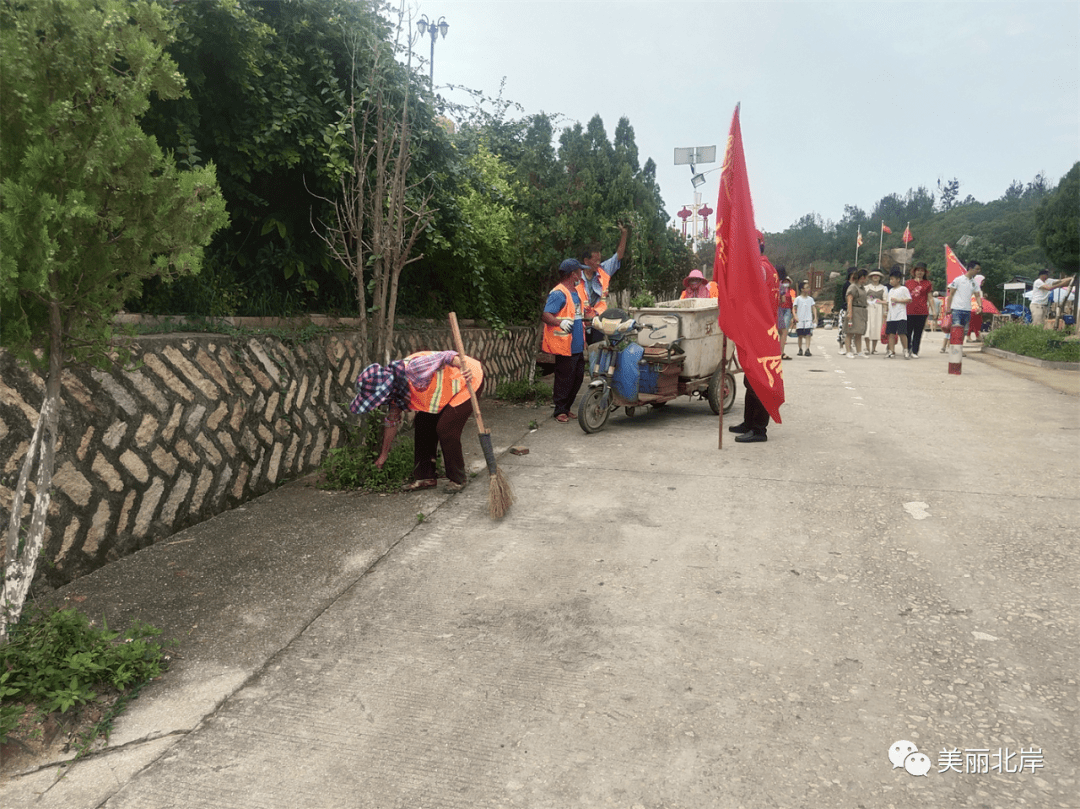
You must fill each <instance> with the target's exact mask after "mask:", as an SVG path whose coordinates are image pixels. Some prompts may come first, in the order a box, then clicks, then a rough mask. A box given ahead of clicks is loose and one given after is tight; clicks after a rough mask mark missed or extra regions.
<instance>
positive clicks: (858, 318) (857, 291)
mask: <svg viewBox="0 0 1080 809" xmlns="http://www.w3.org/2000/svg"><path fill="white" fill-rule="evenodd" d="M865 286H866V270H856V271H855V274H854V275H853V276H851V286H849V287H848V289H847V326H846V328H845V329H844V346H845V347H846V348H847V352H846V355H847V356H848V357H858V356H860V353H861V352H862V338H863V334H865V333H866V290H865V289H864V287H865ZM853 343H854V346H855V350H854V351H852V344H853Z"/></svg>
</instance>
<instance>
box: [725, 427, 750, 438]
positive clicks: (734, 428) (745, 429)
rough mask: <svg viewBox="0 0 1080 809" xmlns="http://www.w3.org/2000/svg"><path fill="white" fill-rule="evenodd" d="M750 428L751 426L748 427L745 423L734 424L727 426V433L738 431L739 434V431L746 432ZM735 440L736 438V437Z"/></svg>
mask: <svg viewBox="0 0 1080 809" xmlns="http://www.w3.org/2000/svg"><path fill="white" fill-rule="evenodd" d="M751 429H752V428H751V427H748V426H747V425H746V424H735V425H733V426H731V427H728V428H727V430H728V432H729V433H740V434H741V433H748V432H750V430H751ZM736 440H738V439H736Z"/></svg>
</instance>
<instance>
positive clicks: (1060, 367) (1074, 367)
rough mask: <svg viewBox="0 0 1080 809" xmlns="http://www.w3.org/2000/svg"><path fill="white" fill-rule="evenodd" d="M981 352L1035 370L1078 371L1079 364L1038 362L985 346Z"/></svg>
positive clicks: (1079, 369) (1038, 360)
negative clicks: (1019, 363)
mask: <svg viewBox="0 0 1080 809" xmlns="http://www.w3.org/2000/svg"><path fill="white" fill-rule="evenodd" d="M982 351H983V353H985V354H990V355H992V356H995V357H1001V358H1002V359H1005V360H1012V361H1013V362H1021V363H1023V364H1024V365H1034V366H1035V367H1037V368H1050V369H1052V370H1055V371H1080V362H1051V361H1050V360H1040V359H1036V358H1035V357H1025V356H1024V355H1023V354H1013V353H1012V352H1011V351H1002V350H1001V349H1000V348H991V347H990V346H985V345H984V346H983V347H982Z"/></svg>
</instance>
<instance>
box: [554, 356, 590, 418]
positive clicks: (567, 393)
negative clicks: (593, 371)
mask: <svg viewBox="0 0 1080 809" xmlns="http://www.w3.org/2000/svg"><path fill="white" fill-rule="evenodd" d="M584 379H585V356H584V355H583V354H571V355H569V356H567V357H563V356H559V355H556V356H555V380H554V382H553V383H552V386H551V388H552V389H551V401H552V402H553V403H554V404H555V415H556V416H558V415H559V414H561V413H569V412H570V408H572V407H573V406H574V399H576V398H577V395H578V391H579V390H581V383H582V381H583V380H584Z"/></svg>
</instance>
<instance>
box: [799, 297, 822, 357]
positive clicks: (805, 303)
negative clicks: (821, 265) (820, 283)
mask: <svg viewBox="0 0 1080 809" xmlns="http://www.w3.org/2000/svg"><path fill="white" fill-rule="evenodd" d="M794 312H795V335H796V337H797V338H798V340H799V356H800V357H809V356H812V355H811V354H810V338H811V337H812V336H813V335H814V326H816V325H817V320H818V309H817V303H816V302H815V301H814V299H813V298H811V297H810V282H809V281H803V282H802V287H801V288H800V289H799V297H797V298H796V299H795V305H794ZM803 340H806V351H805V352H804V351H803Z"/></svg>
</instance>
